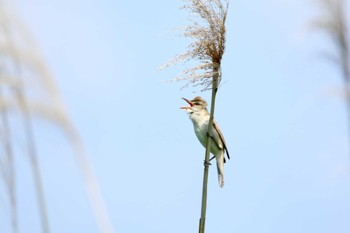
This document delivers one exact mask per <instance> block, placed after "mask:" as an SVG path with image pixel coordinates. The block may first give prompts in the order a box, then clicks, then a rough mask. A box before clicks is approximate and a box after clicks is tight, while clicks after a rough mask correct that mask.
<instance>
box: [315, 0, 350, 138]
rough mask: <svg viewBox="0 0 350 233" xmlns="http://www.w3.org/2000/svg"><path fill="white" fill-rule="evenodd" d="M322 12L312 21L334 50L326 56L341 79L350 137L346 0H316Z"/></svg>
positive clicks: (349, 80)
mask: <svg viewBox="0 0 350 233" xmlns="http://www.w3.org/2000/svg"><path fill="white" fill-rule="evenodd" d="M316 3H318V4H319V5H320V6H321V8H322V10H323V14H322V15H321V17H320V18H319V19H317V20H316V21H315V22H313V26H314V27H315V28H316V29H319V30H322V31H324V32H326V34H327V35H328V36H329V37H330V38H331V39H332V42H333V44H334V51H333V52H332V53H328V56H327V57H328V58H330V61H332V63H334V64H336V65H337V67H338V69H339V71H340V73H341V76H342V79H343V96H344V97H345V102H346V105H347V114H348V127H349V129H348V131H349V139H350V47H349V37H348V36H349V31H348V30H349V25H348V20H349V18H347V17H349V12H347V9H349V8H347V7H349V6H348V5H347V4H346V3H348V4H349V1H346V0H316Z"/></svg>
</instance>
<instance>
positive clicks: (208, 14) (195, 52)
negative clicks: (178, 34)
mask: <svg viewBox="0 0 350 233" xmlns="http://www.w3.org/2000/svg"><path fill="white" fill-rule="evenodd" d="M184 1H185V2H186V3H187V4H185V5H184V6H183V9H185V10H187V11H188V12H189V16H190V17H189V21H190V22H191V25H189V26H187V27H185V29H184V32H183V36H184V37H186V38H190V39H192V40H193V42H192V43H190V44H189V46H188V48H187V51H186V52H185V53H183V54H181V55H178V56H175V57H174V58H173V59H172V60H170V61H169V62H167V63H166V64H165V65H163V66H162V67H161V69H164V68H167V67H169V66H172V65H174V64H177V63H180V62H189V61H198V62H199V64H198V65H196V66H194V67H192V68H189V69H185V70H184V71H183V72H182V74H181V75H180V76H178V77H176V78H174V79H173V80H174V81H181V80H185V81H188V83H187V85H186V86H188V85H189V84H193V86H195V87H196V86H201V87H202V91H207V90H212V95H211V107H210V119H209V124H208V129H207V130H208V131H207V132H208V133H207V144H206V149H205V160H204V175H203V190H202V205H201V217H200V220H199V233H204V229H205V218H206V209H207V190H208V174H209V165H210V163H209V157H210V145H211V142H212V139H211V137H210V135H209V132H211V130H212V128H213V120H214V110H215V101H216V93H217V91H218V86H219V84H220V81H221V60H222V57H223V55H224V52H225V42H226V26H225V23H226V16H227V10H228V6H229V2H228V1H226V0H223V1H221V0H211V1H210V0H184ZM186 86H185V87H186Z"/></svg>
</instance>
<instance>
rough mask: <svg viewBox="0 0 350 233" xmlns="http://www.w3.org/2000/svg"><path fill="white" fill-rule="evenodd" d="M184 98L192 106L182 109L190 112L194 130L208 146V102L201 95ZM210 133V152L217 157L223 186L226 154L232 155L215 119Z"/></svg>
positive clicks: (204, 144)
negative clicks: (189, 98)
mask: <svg viewBox="0 0 350 233" xmlns="http://www.w3.org/2000/svg"><path fill="white" fill-rule="evenodd" d="M182 99H184V100H185V101H186V102H187V103H188V104H189V105H190V106H186V107H181V109H184V110H186V111H187V113H188V114H189V117H190V119H191V120H192V123H193V128H194V132H195V133H196V135H197V138H198V140H199V141H200V142H201V143H202V145H203V146H204V147H206V143H207V134H208V125H209V118H210V114H209V112H208V110H207V108H206V107H207V105H208V104H207V102H206V101H205V100H204V99H202V98H201V97H200V96H197V97H195V98H194V99H193V100H188V99H185V98H182ZM209 135H210V137H211V138H212V143H211V146H210V152H211V153H212V154H213V155H214V156H215V158H216V166H217V170H218V179H219V185H220V187H221V188H222V187H223V186H224V163H225V162H226V161H225V157H224V154H225V152H226V155H227V158H228V159H230V155H229V153H228V150H227V147H226V142H225V139H224V135H223V134H222V133H221V130H220V128H219V126H218V124H217V123H216V121H215V119H214V122H213V127H212V129H211V131H210V132H209Z"/></svg>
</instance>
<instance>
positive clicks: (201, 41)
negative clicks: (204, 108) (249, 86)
mask: <svg viewBox="0 0 350 233" xmlns="http://www.w3.org/2000/svg"><path fill="white" fill-rule="evenodd" d="M184 1H185V2H186V4H185V5H184V6H183V7H182V8H183V9H185V10H187V11H189V13H190V16H189V21H190V22H191V24H190V25H189V26H187V27H185V28H183V29H182V36H183V37H186V38H190V39H192V42H191V43H190V44H189V45H188V47H187V51H186V52H185V53H183V54H180V55H177V56H175V57H174V58H173V59H171V60H170V61H168V62H167V63H165V64H164V65H163V66H161V68H160V69H165V68H167V67H169V66H172V65H175V64H178V63H186V62H188V61H198V63H199V64H198V65H195V66H194V67H191V68H188V69H185V70H183V71H182V73H181V74H180V75H179V76H177V77H175V78H173V79H172V80H171V81H188V83H187V84H186V85H185V87H186V86H188V85H190V84H192V85H193V86H203V88H202V90H203V91H205V90H209V89H211V86H212V82H213V80H212V78H213V76H216V75H218V84H219V83H220V80H221V71H220V65H221V59H222V57H223V54H224V51H225V42H226V28H225V22H226V16H227V10H228V5H229V2H228V1H223V2H224V4H223V3H222V1H220V0H212V1H206V0H184Z"/></svg>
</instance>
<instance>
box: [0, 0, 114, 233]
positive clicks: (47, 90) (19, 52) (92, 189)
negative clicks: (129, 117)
mask: <svg viewBox="0 0 350 233" xmlns="http://www.w3.org/2000/svg"><path fill="white" fill-rule="evenodd" d="M5 3H6V2H5V1H4V0H0V10H1V14H0V27H1V29H2V31H3V33H1V34H0V57H1V58H4V59H3V60H2V61H1V62H0V66H1V67H5V68H6V69H5V70H6V72H4V73H1V75H0V81H1V82H0V88H4V89H7V93H9V94H8V95H6V96H1V98H0V111H1V112H4V111H5V110H8V111H14V112H18V110H19V111H20V112H21V113H22V115H23V117H24V125H25V126H24V128H25V134H26V135H27V140H28V153H29V155H30V159H31V163H32V166H33V172H34V177H35V180H36V183H37V184H36V186H37V193H38V200H39V204H40V209H41V219H42V223H43V232H45V233H47V232H49V224H48V221H47V213H46V207H45V202H43V200H44V195H43V190H42V185H41V175H40V171H39V167H38V162H39V160H38V157H37V155H36V149H35V148H36V146H37V143H35V142H34V137H33V130H34V125H33V122H32V120H31V119H32V118H33V117H35V116H40V117H42V118H44V119H46V120H49V121H50V122H53V123H55V124H57V125H59V126H60V127H61V128H62V129H63V130H64V131H65V132H66V135H67V138H68V139H69V142H70V143H71V145H72V147H73V149H74V155H75V156H76V159H77V163H78V165H79V168H80V170H81V172H82V176H83V180H84V184H85V186H86V191H87V194H88V197H89V200H90V203H91V205H92V209H93V211H94V214H95V217H96V221H97V225H98V227H99V228H100V232H103V233H113V232H114V230H113V226H112V224H111V222H110V219H109V216H108V213H107V210H106V207H105V204H104V200H103V198H102V195H101V193H100V188H99V184H98V181H97V179H96V176H95V175H94V173H93V170H92V167H91V165H90V163H89V160H88V158H87V154H86V152H85V151H84V147H83V144H82V142H81V140H80V137H79V134H78V133H77V131H76V130H75V128H74V127H73V125H72V123H71V121H70V119H69V117H68V114H67V113H66V111H65V108H64V105H63V103H62V101H61V98H60V96H59V93H58V91H57V89H56V85H55V83H54V81H53V77H52V75H51V74H50V72H49V71H48V68H47V66H46V64H45V62H44V59H42V57H41V56H40V54H39V53H38V51H37V50H36V49H35V48H36V46H35V43H34V42H33V41H32V40H31V37H30V36H29V33H28V31H27V30H26V27H25V25H23V24H22V22H21V21H20V20H18V18H17V17H16V15H15V13H14V10H13V9H10V8H9V6H8V5H6V4H5ZM0 162H1V161H0ZM0 165H2V164H0Z"/></svg>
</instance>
